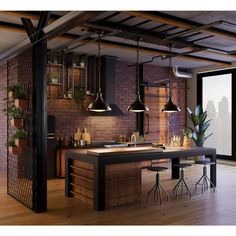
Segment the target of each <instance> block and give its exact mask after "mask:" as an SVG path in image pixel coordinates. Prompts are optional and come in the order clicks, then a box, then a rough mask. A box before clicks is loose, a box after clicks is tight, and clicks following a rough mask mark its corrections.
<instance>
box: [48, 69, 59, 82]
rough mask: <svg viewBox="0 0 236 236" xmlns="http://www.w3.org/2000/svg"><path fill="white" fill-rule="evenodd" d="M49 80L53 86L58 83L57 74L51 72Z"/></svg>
mask: <svg viewBox="0 0 236 236" xmlns="http://www.w3.org/2000/svg"><path fill="white" fill-rule="evenodd" d="M50 78H51V81H52V83H54V84H57V83H58V74H57V73H56V72H52V74H51V76H50Z"/></svg>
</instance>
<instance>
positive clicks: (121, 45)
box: [81, 39, 231, 65]
mask: <svg viewBox="0 0 236 236" xmlns="http://www.w3.org/2000/svg"><path fill="white" fill-rule="evenodd" d="M89 41H90V39H84V40H82V41H81V43H89ZM91 44H97V43H96V42H94V41H93V42H91ZM101 44H102V45H103V46H104V47H108V48H115V49H123V50H127V51H132V52H134V51H135V52H136V50H137V49H136V45H130V44H125V43H119V42H112V41H109V40H104V39H102V40H101ZM139 50H140V52H143V53H145V54H149V55H160V56H168V55H169V51H164V50H159V49H153V48H147V47H142V46H140V47H139ZM172 55H173V56H174V57H178V58H182V59H184V60H190V61H197V62H205V63H206V62H207V63H211V64H216V65H231V62H227V61H220V60H215V59H209V58H204V57H200V56H193V55H181V54H177V53H173V52H172Z"/></svg>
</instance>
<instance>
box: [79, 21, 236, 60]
mask: <svg viewBox="0 0 236 236" xmlns="http://www.w3.org/2000/svg"><path fill="white" fill-rule="evenodd" d="M215 24H217V23H216V22H215V23H214V25H215ZM83 26H84V27H87V28H94V29H100V30H105V31H113V30H117V31H118V30H120V31H121V33H117V34H116V35H115V36H116V37H121V38H123V37H122V36H124V35H126V37H129V38H130V39H135V38H142V41H143V42H147V43H152V44H161V45H169V44H170V43H171V44H173V47H175V46H176V45H179V46H181V45H182V47H184V49H186V50H190V51H193V50H198V51H202V52H207V53H209V51H208V48H207V47H203V46H198V45H194V44H193V43H191V42H187V41H186V42H185V41H183V40H179V39H175V40H174V39H173V40H166V39H164V38H163V37H161V36H160V35H158V34H157V33H152V32H147V31H146V30H140V29H132V28H129V27H127V26H123V25H119V24H113V23H97V22H94V23H91V22H89V23H85V24H83ZM204 27H205V28H206V27H209V26H204ZM177 48H178V47H177ZM210 53H211V54H212V55H213V54H215V55H216V56H224V57H225V58H228V59H231V60H234V59H235V56H232V55H227V54H225V53H223V52H222V53H220V51H219V52H212V50H211V51H210Z"/></svg>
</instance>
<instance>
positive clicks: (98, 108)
mask: <svg viewBox="0 0 236 236" xmlns="http://www.w3.org/2000/svg"><path fill="white" fill-rule="evenodd" d="M98 83H99V90H98V93H97V97H96V99H95V101H94V102H92V103H91V104H90V105H89V106H88V111H95V112H105V111H111V107H110V106H109V104H107V103H106V102H105V101H104V100H103V98H102V91H101V46H100V34H98Z"/></svg>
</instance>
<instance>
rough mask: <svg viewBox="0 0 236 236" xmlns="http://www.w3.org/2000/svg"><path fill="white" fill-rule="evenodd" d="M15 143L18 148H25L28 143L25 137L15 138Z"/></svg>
mask: <svg viewBox="0 0 236 236" xmlns="http://www.w3.org/2000/svg"><path fill="white" fill-rule="evenodd" d="M15 144H16V146H17V147H20V148H26V147H27V145H28V142H27V139H26V138H20V139H18V138H17V139H15Z"/></svg>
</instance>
